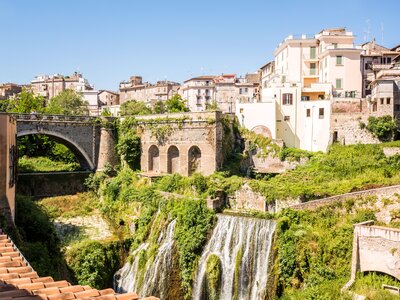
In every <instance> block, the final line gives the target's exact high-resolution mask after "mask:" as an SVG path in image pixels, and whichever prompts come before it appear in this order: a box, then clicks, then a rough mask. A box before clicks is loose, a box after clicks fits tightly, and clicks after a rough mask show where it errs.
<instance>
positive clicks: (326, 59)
mask: <svg viewBox="0 0 400 300" xmlns="http://www.w3.org/2000/svg"><path fill="white" fill-rule="evenodd" d="M327 67H328V58H327V57H325V68H327Z"/></svg>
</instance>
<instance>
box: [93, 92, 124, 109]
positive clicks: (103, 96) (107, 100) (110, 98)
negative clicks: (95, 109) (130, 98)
mask: <svg viewBox="0 0 400 300" xmlns="http://www.w3.org/2000/svg"><path fill="white" fill-rule="evenodd" d="M98 98H99V102H100V105H101V106H114V105H119V94H118V93H117V92H113V91H108V90H101V91H99V93H98Z"/></svg>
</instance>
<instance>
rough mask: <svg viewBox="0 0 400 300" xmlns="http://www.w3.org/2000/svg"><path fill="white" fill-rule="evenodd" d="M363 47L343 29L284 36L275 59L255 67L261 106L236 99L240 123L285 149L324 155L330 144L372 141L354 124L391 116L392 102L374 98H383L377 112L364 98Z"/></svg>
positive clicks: (371, 102)
mask: <svg viewBox="0 0 400 300" xmlns="http://www.w3.org/2000/svg"><path fill="white" fill-rule="evenodd" d="M363 47H364V48H363ZM365 48H366V45H363V46H356V45H355V44H354V35H353V33H352V32H349V31H347V30H345V29H344V28H338V29H325V30H322V31H321V32H319V33H317V34H316V35H314V36H306V35H301V36H298V37H295V36H292V35H290V36H288V37H287V38H286V39H285V40H284V41H283V42H282V43H280V44H279V45H278V47H277V48H276V50H275V52H274V56H275V58H274V61H272V62H269V63H267V64H266V65H264V66H263V67H261V69H260V73H261V99H260V102H258V103H245V102H241V101H238V103H237V108H236V114H237V116H238V118H239V121H240V122H241V123H242V125H243V126H245V127H246V128H248V129H257V130H259V131H261V132H264V133H265V135H267V136H268V137H270V138H272V139H276V140H282V141H283V142H284V143H285V144H286V145H287V146H289V147H297V148H301V149H305V150H309V151H326V150H327V148H328V146H329V144H331V143H332V142H334V141H338V142H342V143H357V142H377V141H376V139H374V138H373V137H372V136H371V135H370V134H369V133H368V132H366V131H365V130H364V131H363V132H361V129H360V128H359V123H360V122H361V121H367V119H368V116H370V115H371V116H372V115H373V116H381V115H387V114H389V115H394V107H395V106H394V105H395V104H394V103H395V101H394V100H391V101H389V102H387V98H388V97H389V96H388V95H382V96H379V99H381V98H384V99H385V100H384V104H382V107H379V108H378V107H377V106H376V104H374V101H371V100H370V99H366V98H363V95H364V94H365V91H366V89H365V87H366V86H367V85H363V79H364V75H365V74H366V73H365V72H364V71H365V70H364V69H363V68H362V67H363V66H364V65H365V64H366V63H368V59H369V58H368V59H367V57H369V56H365V60H363V58H362V53H366V52H365V51H366V50H365ZM390 55H392V53H391V54H390ZM373 57H374V56H372V58H373ZM389 57H392V56H389ZM380 62H382V61H380ZM386 62H387V60H386ZM385 68H386V67H385ZM385 68H384V69H385ZM368 70H369V68H368ZM374 76H378V75H377V74H376V73H374ZM394 89H395V86H394ZM371 92H372V90H371ZM374 97H375V98H376V97H378V96H374ZM379 101H381V100H379ZM388 103H389V104H388ZM387 105H389V106H390V107H388V106H387Z"/></svg>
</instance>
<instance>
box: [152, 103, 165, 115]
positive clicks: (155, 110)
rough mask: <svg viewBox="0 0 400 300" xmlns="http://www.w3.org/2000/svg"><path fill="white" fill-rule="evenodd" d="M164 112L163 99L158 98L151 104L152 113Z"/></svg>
mask: <svg viewBox="0 0 400 300" xmlns="http://www.w3.org/2000/svg"><path fill="white" fill-rule="evenodd" d="M165 112H166V108H165V104H164V101H162V100H159V101H157V102H156V103H155V104H154V106H153V113H155V114H163V113H165Z"/></svg>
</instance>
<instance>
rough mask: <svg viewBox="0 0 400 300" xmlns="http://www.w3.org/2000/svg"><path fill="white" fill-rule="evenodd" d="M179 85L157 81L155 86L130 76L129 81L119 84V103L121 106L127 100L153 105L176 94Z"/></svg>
mask: <svg viewBox="0 0 400 300" xmlns="http://www.w3.org/2000/svg"><path fill="white" fill-rule="evenodd" d="M179 87H180V84H179V83H176V82H173V81H167V80H164V81H157V82H156V83H155V84H151V83H149V82H143V80H142V77H141V76H131V77H130V79H129V81H123V82H121V83H120V84H119V101H120V103H121V104H123V103H124V102H126V101H129V100H138V101H143V102H145V103H146V104H147V105H149V106H150V105H154V104H155V103H156V102H158V101H166V100H167V99H169V98H171V97H172V96H173V95H175V94H176V93H177V92H178V89H179Z"/></svg>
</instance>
